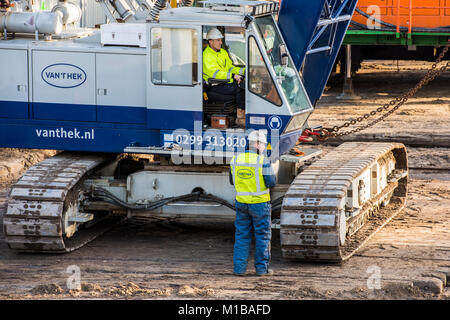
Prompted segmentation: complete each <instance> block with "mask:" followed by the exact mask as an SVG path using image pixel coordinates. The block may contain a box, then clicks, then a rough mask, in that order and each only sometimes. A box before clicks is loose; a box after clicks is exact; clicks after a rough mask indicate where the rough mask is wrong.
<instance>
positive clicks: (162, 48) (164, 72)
mask: <svg viewBox="0 0 450 320" xmlns="http://www.w3.org/2000/svg"><path fill="white" fill-rule="evenodd" d="M197 39H198V34H197V30H195V29H185V28H152V32H151V50H152V51H151V52H152V53H151V66H152V82H153V83H154V84H157V85H180V86H192V85H195V84H196V83H198V72H197V67H198V49H197V41H198V40H197Z"/></svg>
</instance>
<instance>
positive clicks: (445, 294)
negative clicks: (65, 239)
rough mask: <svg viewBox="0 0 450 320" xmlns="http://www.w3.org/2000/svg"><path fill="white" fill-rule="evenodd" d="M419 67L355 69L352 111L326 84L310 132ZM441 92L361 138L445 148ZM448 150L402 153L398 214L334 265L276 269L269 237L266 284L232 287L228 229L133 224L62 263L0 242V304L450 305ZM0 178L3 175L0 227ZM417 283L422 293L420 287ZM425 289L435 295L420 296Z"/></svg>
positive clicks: (8, 153) (449, 97)
mask: <svg viewBox="0 0 450 320" xmlns="http://www.w3.org/2000/svg"><path fill="white" fill-rule="evenodd" d="M426 65H427V63H423V62H420V63H417V62H400V69H401V70H400V73H397V71H396V70H397V65H396V63H392V62H383V63H379V62H367V63H364V64H363V68H362V69H361V70H360V71H359V72H358V74H357V75H356V76H355V82H354V86H355V90H356V91H357V93H358V94H359V95H361V96H362V97H363V99H362V100H360V101H357V102H353V101H350V102H349V101H338V100H336V99H335V97H336V96H337V95H339V94H340V91H341V89H340V84H339V82H334V83H333V81H331V82H330V84H331V87H330V88H329V89H328V90H327V91H326V94H325V96H324V97H323V99H322V100H321V101H320V102H319V104H318V106H317V110H316V112H315V113H314V114H313V115H312V117H311V119H310V120H311V124H314V123H316V124H319V123H320V124H325V125H326V126H328V125H334V124H339V123H341V121H343V120H346V119H348V118H349V115H350V114H355V113H364V112H366V111H367V110H370V109H373V108H375V107H376V106H379V105H382V104H384V103H385V102H386V101H387V100H389V99H390V98H392V97H394V96H396V95H398V94H399V93H401V92H403V91H404V90H407V89H408V88H410V87H411V86H412V85H413V84H414V83H416V82H417V81H418V80H419V78H420V76H421V75H422V74H423V73H424V71H423V70H424V68H425V67H426ZM449 80H450V73H447V74H446V75H445V76H444V77H442V78H440V79H438V80H436V81H435V82H433V83H432V84H430V85H429V86H427V87H426V88H424V90H423V91H421V92H420V93H419V94H418V96H417V97H416V98H414V99H411V101H410V102H409V103H408V104H407V105H405V106H404V107H403V108H402V109H401V110H399V112H398V113H397V114H394V115H393V116H392V117H390V118H389V119H388V120H386V121H385V122H383V123H379V124H378V125H377V126H376V127H374V128H371V129H369V130H371V132H378V133H382V132H386V131H387V130H390V131H392V132H399V133H401V134H404V133H408V134H412V135H413V134H432V133H435V132H440V133H443V134H445V135H448V136H449V137H450V129H449V128H448V123H449V120H450V92H449V83H450V81H449ZM330 119H331V120H330ZM329 148H330V147H325V148H324V150H325V151H326V150H328V149H329ZM448 150H449V149H447V148H411V147H408V153H409V165H410V167H412V168H415V169H412V170H411V171H410V178H411V179H410V181H409V192H408V198H407V206H406V208H405V209H404V210H403V211H402V213H400V214H399V215H398V216H397V217H396V218H395V219H394V220H393V221H391V223H389V224H388V225H387V226H386V227H385V228H384V229H382V230H381V231H380V232H379V233H378V234H377V235H375V236H374V237H373V238H372V239H371V240H370V241H369V243H368V244H367V245H366V246H365V247H364V248H363V249H362V250H361V251H360V252H359V253H358V254H357V255H355V256H354V257H352V258H351V259H350V260H349V261H347V262H345V263H343V264H340V265H339V264H338V265H336V264H315V263H296V262H289V261H285V260H284V259H283V258H282V257H281V253H280V246H279V232H278V231H277V230H274V232H273V239H272V264H271V266H272V268H273V269H274V270H275V275H273V276H271V277H265V278H260V277H256V276H254V268H253V263H252V261H250V263H249V268H248V276H246V277H235V276H233V275H232V254H233V238H234V227H233V222H232V221H229V220H228V221H227V220H198V219H197V220H192V219H183V220H176V221H154V220H150V219H139V220H138V219H133V220H129V221H127V222H125V223H123V224H121V225H119V226H117V227H116V228H114V229H113V230H111V231H109V232H108V233H106V234H105V235H103V236H102V237H100V238H98V239H96V240H95V241H93V242H91V243H90V244H88V245H87V246H85V247H83V248H81V249H79V250H78V251H75V252H73V253H71V254H65V255H48V254H18V253H15V252H12V251H10V250H9V249H8V247H7V245H6V243H5V242H4V236H3V233H2V231H0V299H55V298H56V299H66V298H67V299H73V298H83V299H97V298H102V299H103V298H105V299H294V300H298V299H450V289H449V287H444V288H439V285H443V284H444V282H446V280H447V278H448V277H450V227H449V222H450V184H449V183H448V181H449V180H450V172H449V168H450V159H449V151H448ZM21 152H22V151H12V150H10V149H6V150H5V149H3V150H2V151H1V152H0V168H2V166H3V167H5V168H8V163H12V162H13V161H21V159H24V158H27V159H30V158H29V157H31V160H30V162H29V163H27V164H26V165H30V164H31V163H32V162H36V161H39V159H41V157H43V156H48V155H51V152H49V154H43V153H42V151H39V152H37V151H27V152H24V153H23V154H22V153H21ZM5 159H6V160H5ZM8 159H11V160H8ZM420 168H425V169H420ZM437 168H440V169H441V170H437ZM5 170H6V171H4V172H7V171H8V169H5ZM11 172H14V170H11V169H10V172H9V173H7V174H4V175H3V177H4V178H3V180H2V181H3V182H4V184H3V187H2V188H0V218H1V216H2V214H3V211H4V207H3V205H4V201H5V199H6V196H7V193H8V186H9V185H10V182H11V179H12V178H13V175H12V173H11ZM21 172H23V171H21ZM16 178H17V176H16ZM0 230H2V226H1V222H0ZM78 268H79V269H78ZM75 269H76V270H79V271H80V281H81V288H80V289H78V290H69V289H68V283H69V284H70V283H71V282H70V281H71V280H73V279H74V278H73V277H72V273H71V270H75ZM446 275H447V276H446ZM418 280H421V281H426V284H427V285H428V287H427V288H424V286H423V283H422V284H420V283H419V282H417V281H418ZM444 285H445V284H444ZM433 286H437V288H438V289H439V290H438V292H437V293H433V292H432V289H433V288H434V287H433Z"/></svg>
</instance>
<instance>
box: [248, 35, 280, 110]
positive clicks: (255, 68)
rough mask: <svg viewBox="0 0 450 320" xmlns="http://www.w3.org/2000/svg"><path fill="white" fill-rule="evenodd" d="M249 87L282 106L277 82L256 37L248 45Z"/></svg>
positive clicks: (250, 39) (257, 93)
mask: <svg viewBox="0 0 450 320" xmlns="http://www.w3.org/2000/svg"><path fill="white" fill-rule="evenodd" d="M248 60H249V64H248V65H249V71H248V88H249V90H250V92H252V93H254V94H256V95H258V96H260V97H262V98H263V99H266V100H269V101H270V102H272V103H273V104H275V105H277V106H281V99H280V95H279V94H278V91H277V88H276V86H275V83H274V82H273V79H272V77H271V76H270V73H269V70H267V66H266V64H265V62H264V59H263V57H262V54H261V51H260V50H259V48H258V45H257V43H256V40H255V38H253V37H250V38H249V45H248Z"/></svg>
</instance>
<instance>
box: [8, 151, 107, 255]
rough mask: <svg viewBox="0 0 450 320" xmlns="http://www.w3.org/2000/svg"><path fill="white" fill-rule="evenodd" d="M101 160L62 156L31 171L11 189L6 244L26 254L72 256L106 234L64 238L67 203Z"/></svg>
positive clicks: (79, 155)
mask: <svg viewBox="0 0 450 320" xmlns="http://www.w3.org/2000/svg"><path fill="white" fill-rule="evenodd" d="M105 160H106V159H105V158H104V157H101V156H93V155H83V154H76V153H68V152H66V153H62V154H59V155H56V156H54V157H51V158H48V159H45V160H43V161H42V162H40V163H38V164H36V165H34V166H33V167H31V168H30V169H29V170H28V171H27V172H26V173H25V174H24V175H23V176H22V177H21V178H20V179H19V181H17V183H16V184H14V186H13V187H12V189H11V191H10V194H9V198H8V201H7V204H6V212H5V215H4V220H3V228H4V234H5V240H6V242H7V243H8V245H9V247H10V248H11V249H15V250H18V251H24V252H69V251H73V250H75V249H77V248H79V247H81V246H83V245H85V244H86V243H88V242H89V241H92V240H93V239H95V238H96V237H97V236H98V235H100V234H101V233H103V232H104V231H105V230H103V229H104V228H96V229H95V230H94V229H93V230H90V231H89V232H84V233H80V235H77V233H75V236H74V237H73V238H70V239H68V238H66V237H65V236H64V235H63V211H64V209H65V206H64V202H65V200H66V197H67V195H68V194H69V193H70V190H71V189H72V188H73V187H74V186H75V185H76V183H77V182H78V181H79V180H80V179H81V177H83V175H85V174H86V173H88V172H89V171H90V170H92V169H93V168H95V167H96V166H98V165H99V164H101V163H102V162H104V161H105Z"/></svg>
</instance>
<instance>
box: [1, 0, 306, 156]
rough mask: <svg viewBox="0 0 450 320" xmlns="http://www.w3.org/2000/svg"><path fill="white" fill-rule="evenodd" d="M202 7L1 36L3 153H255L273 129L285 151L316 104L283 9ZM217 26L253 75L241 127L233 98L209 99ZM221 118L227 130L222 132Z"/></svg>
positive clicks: (237, 4) (215, 1)
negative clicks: (207, 64)
mask: <svg viewBox="0 0 450 320" xmlns="http://www.w3.org/2000/svg"><path fill="white" fill-rule="evenodd" d="M203 3H204V7H181V8H173V9H165V10H162V11H161V12H160V15H159V20H157V21H156V20H147V21H145V22H144V21H142V22H136V23H110V24H105V25H102V27H101V30H100V36H99V35H98V34H96V33H93V34H90V35H89V36H86V35H84V33H83V34H80V35H79V36H75V37H73V38H72V37H71V35H72V33H70V32H69V33H67V34H61V35H58V36H57V35H54V37H53V38H51V37H50V38H51V39H50V40H46V39H45V38H44V37H40V38H39V37H38V36H34V35H32V36H30V35H26V34H17V35H16V36H15V37H10V38H5V39H3V40H0V67H1V69H2V75H1V76H0V96H1V97H2V98H1V99H0V145H1V146H2V147H12V148H37V149H58V150H68V151H89V152H112V153H122V152H129V153H152V154H155V153H157V154H161V149H167V148H170V147H173V146H175V145H178V146H180V147H181V149H183V150H199V151H204V150H215V151H220V152H231V153H234V152H236V151H240V150H242V149H244V148H246V146H247V139H246V137H247V135H248V133H249V130H265V131H266V132H267V135H268V140H269V142H270V143H271V147H272V149H273V150H276V151H277V152H276V154H280V155H282V154H285V153H287V152H288V151H289V150H290V149H291V147H292V146H293V145H294V144H295V142H296V141H297V138H298V136H299V135H300V133H301V130H302V126H303V125H304V124H305V122H306V120H307V118H308V116H309V114H310V113H311V111H312V109H313V108H312V104H311V102H310V100H309V98H308V95H307V93H306V91H305V88H304V84H303V82H302V79H301V76H300V75H299V73H298V72H297V70H298V68H296V67H295V65H294V63H293V59H292V57H291V55H290V53H289V50H288V46H287V45H286V43H285V41H284V39H283V37H282V35H281V33H280V30H279V28H278V25H277V23H276V21H275V19H274V15H275V14H276V12H277V10H276V9H277V8H276V3H274V2H264V1H227V0H212V1H203ZM15 14H18V15H20V14H21V13H15ZM216 27H217V28H219V29H220V30H221V31H222V32H223V35H224V37H225V38H224V48H225V49H226V50H227V51H228V53H229V56H230V57H231V59H232V60H233V63H234V65H235V66H240V67H245V81H244V83H243V85H244V86H243V90H244V92H245V125H244V126H241V127H236V126H234V124H233V122H234V118H235V117H236V115H235V113H236V109H235V105H234V104H233V101H227V100H226V99H225V101H223V100H222V101H217V99H215V98H214V97H212V96H208V94H207V93H206V95H205V83H204V81H203V50H204V49H205V46H207V41H205V36H206V33H207V32H208V30H209V29H210V28H216ZM95 32H97V31H95ZM47 38H48V37H47ZM219 100H220V99H219ZM215 115H219V116H222V117H224V118H220V117H219V120H221V119H222V120H223V119H225V125H221V126H216V125H214V123H213V121H212V117H213V116H215ZM227 119H228V120H229V122H228V125H226V122H227V121H226V120H227ZM269 149H270V148H269ZM166 151H167V150H164V152H166ZM167 152H168V151H167ZM227 158H230V157H229V156H227Z"/></svg>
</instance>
